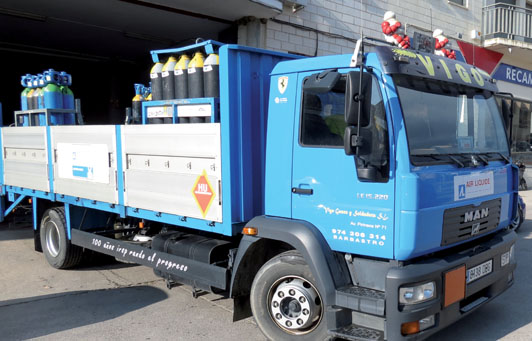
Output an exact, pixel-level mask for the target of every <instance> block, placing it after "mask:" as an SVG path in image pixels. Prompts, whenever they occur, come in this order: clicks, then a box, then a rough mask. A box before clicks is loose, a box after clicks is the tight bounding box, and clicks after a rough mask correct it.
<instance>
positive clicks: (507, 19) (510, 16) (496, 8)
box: [482, 3, 532, 42]
mask: <svg viewBox="0 0 532 341" xmlns="http://www.w3.org/2000/svg"><path fill="white" fill-rule="evenodd" d="M482 35H483V36H484V39H491V38H506V39H512V40H520V41H528V42H532V10H530V9H527V8H524V7H518V6H513V5H508V4H503V3H496V4H494V5H490V6H486V7H484V8H483V9H482Z"/></svg>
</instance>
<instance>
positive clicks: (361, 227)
mask: <svg viewBox="0 0 532 341" xmlns="http://www.w3.org/2000/svg"><path fill="white" fill-rule="evenodd" d="M362 46H364V45H362ZM198 50H200V51H202V52H206V53H217V54H218V55H219V60H220V61H219V63H220V75H219V76H220V95H219V97H212V98H194V99H180V100H166V101H164V100H163V101H151V102H144V104H143V114H142V115H143V118H142V123H143V124H137V125H99V126H90V125H77V126H76V125H70V126H67V125H63V126H60V125H56V126H53V125H45V126H15V127H3V128H1V146H2V148H1V150H2V158H1V160H0V179H1V182H2V184H1V185H2V186H1V194H2V196H3V199H6V200H2V201H1V204H2V208H1V210H0V218H1V219H2V220H3V219H4V217H5V216H6V215H8V214H9V213H10V212H12V210H13V209H14V208H15V207H16V206H17V205H19V204H20V203H21V202H23V201H26V200H27V199H31V203H32V207H33V228H34V233H35V248H36V250H41V251H42V252H43V253H44V256H45V257H46V259H47V261H48V262H49V263H50V265H51V266H53V267H55V268H58V269H63V268H70V267H74V266H76V265H77V264H79V262H80V261H81V259H82V258H83V255H84V254H85V253H86V252H87V251H88V250H93V251H96V252H100V253H103V254H107V255H110V256H113V257H115V258H117V259H120V260H125V261H129V262H136V263H139V264H142V265H145V266H149V267H152V268H153V269H154V271H155V273H156V274H158V275H159V276H161V277H163V278H165V280H166V282H167V284H168V286H169V287H171V286H172V285H174V284H175V283H185V284H189V285H191V286H192V287H193V288H194V290H195V292H196V291H199V290H205V291H212V292H216V293H221V294H224V295H227V296H228V297H231V298H233V300H234V319H235V320H239V319H242V318H246V317H249V316H251V315H253V316H254V318H255V320H256V321H257V324H258V326H259V328H260V329H261V331H262V332H263V333H264V335H265V336H266V337H267V338H268V339H272V340H320V339H328V338H336V337H339V338H343V339H348V340H382V339H386V340H412V339H423V338H426V337H428V336H430V335H432V334H434V333H436V332H437V331H439V330H441V329H443V328H445V327H447V326H449V325H450V324H452V323H453V322H455V321H457V320H459V319H460V318H462V317H464V316H466V315H468V314H470V313H472V312H473V311H475V310H476V309H477V308H479V307H481V306H483V305H484V304H485V303H487V302H489V301H491V300H492V299H493V298H495V297H496V296H497V295H499V294H501V293H502V292H504V291H505V290H506V289H508V288H509V287H510V286H511V285H512V284H513V282H514V277H513V272H514V269H515V267H516V260H515V256H514V255H515V251H514V244H515V241H516V234H515V233H514V232H513V231H511V230H510V229H509V228H508V226H509V225H510V224H511V222H512V220H513V218H514V217H515V214H516V207H517V186H518V184H517V169H516V168H515V167H514V166H512V163H511V159H510V153H509V147H508V137H507V132H506V129H505V123H507V122H506V121H507V115H505V113H504V112H501V110H500V109H499V107H498V106H497V103H496V100H495V94H496V92H497V88H496V86H495V84H494V82H493V81H492V80H491V79H490V77H489V75H487V74H486V73H485V72H483V71H482V70H480V69H478V68H476V67H474V66H471V65H467V64H465V63H462V62H457V61H453V60H449V59H445V58H443V57H439V56H435V55H431V54H427V53H422V52H417V51H409V50H402V49H399V48H391V47H384V46H378V47H375V48H374V51H373V52H370V53H364V52H363V51H361V49H360V46H359V47H358V48H357V50H356V51H355V53H354V54H353V55H338V56H324V57H316V58H302V57H301V56H295V55H290V54H284V53H278V52H273V51H266V50H260V49H254V48H249V47H244V46H238V45H224V44H220V43H217V42H214V41H207V42H202V43H198V44H195V45H192V46H188V47H185V48H179V49H170V50H159V51H152V57H153V60H154V62H157V61H159V60H160V59H161V58H166V57H168V56H170V55H176V54H181V53H190V52H195V51H198ZM161 113H163V114H164V115H167V116H168V117H169V118H171V120H172V124H149V117H150V115H152V117H153V115H160V114H161ZM194 115H199V116H201V117H206V118H207V119H206V120H205V121H206V122H208V123H194V124H192V123H190V124H184V123H180V121H181V120H180V118H181V117H190V116H194ZM19 121H23V120H19Z"/></svg>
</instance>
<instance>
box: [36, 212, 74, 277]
mask: <svg viewBox="0 0 532 341" xmlns="http://www.w3.org/2000/svg"><path fill="white" fill-rule="evenodd" d="M40 234H41V245H42V249H43V253H44V256H45V258H46V260H47V261H48V263H49V264H50V265H51V266H53V267H54V268H56V269H67V268H71V267H73V266H76V265H78V264H79V263H80V262H81V260H82V255H83V249H82V248H80V247H79V246H75V245H72V244H71V242H70V240H68V236H67V233H66V219H65V209H64V208H63V207H55V208H50V209H48V210H47V211H46V212H45V213H44V215H43V218H42V220H41V232H40Z"/></svg>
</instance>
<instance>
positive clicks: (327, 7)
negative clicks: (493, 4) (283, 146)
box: [239, 0, 482, 56]
mask: <svg viewBox="0 0 532 341" xmlns="http://www.w3.org/2000/svg"><path fill="white" fill-rule="evenodd" d="M295 2H297V3H300V4H302V5H304V8H303V9H301V10H299V11H297V12H295V13H293V12H292V8H291V7H289V6H285V7H284V11H283V13H282V14H281V15H278V16H276V17H274V18H272V19H270V20H268V21H267V22H266V24H262V25H261V30H264V31H265V32H264V33H265V39H264V41H263V45H260V46H258V47H264V48H268V49H273V50H278V51H283V52H296V53H300V54H305V55H310V56H313V55H315V54H317V55H327V54H338V53H351V52H352V50H353V47H354V45H355V43H354V40H356V39H358V37H359V36H360V30H361V29H362V30H363V32H364V35H365V36H369V37H373V38H379V39H382V38H383V35H382V31H381V22H382V17H383V15H384V13H385V12H386V11H388V10H391V11H394V12H395V13H396V16H397V19H398V20H399V21H400V22H401V23H403V26H405V25H406V28H407V34H409V35H411V34H412V33H413V30H418V31H421V32H423V31H426V32H427V33H429V32H432V31H433V30H434V29H436V28H441V29H442V30H443V31H444V33H445V35H446V36H447V37H448V38H449V40H451V42H452V39H453V38H456V37H458V33H461V34H462V39H463V40H466V41H470V38H469V32H470V31H471V30H473V29H476V30H480V26H481V25H480V23H481V15H482V2H481V1H478V0H467V1H466V2H467V6H466V7H462V6H457V5H454V4H452V3H449V2H448V1H447V0H431V1H422V0H382V1H371V0H297V1H295ZM431 18H432V19H431ZM279 21H281V22H279ZM247 25H249V23H248V24H247ZM298 26H299V27H298ZM409 26H410V27H409ZM414 26H415V27H414ZM254 29H256V27H255V28H254ZM245 30H246V31H249V30H250V29H248V28H246V29H245ZM240 31H242V29H241V30H240ZM244 35H246V36H249V35H250V34H244ZM239 36H240V34H239ZM251 36H254V34H251ZM255 36H256V34H255ZM239 42H241V43H245V42H247V40H244V39H243V40H239ZM316 42H317V46H316ZM453 45H454V46H453V47H454V48H457V46H456V44H453ZM255 46H257V45H255Z"/></svg>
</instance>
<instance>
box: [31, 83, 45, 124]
mask: <svg viewBox="0 0 532 341" xmlns="http://www.w3.org/2000/svg"><path fill="white" fill-rule="evenodd" d="M37 76H38V77H39V87H38V88H37V108H39V109H44V92H43V88H44V86H45V85H46V84H44V75H43V74H42V73H39V74H37ZM34 96H35V95H34ZM41 121H42V120H41ZM41 123H42V122H41Z"/></svg>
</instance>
